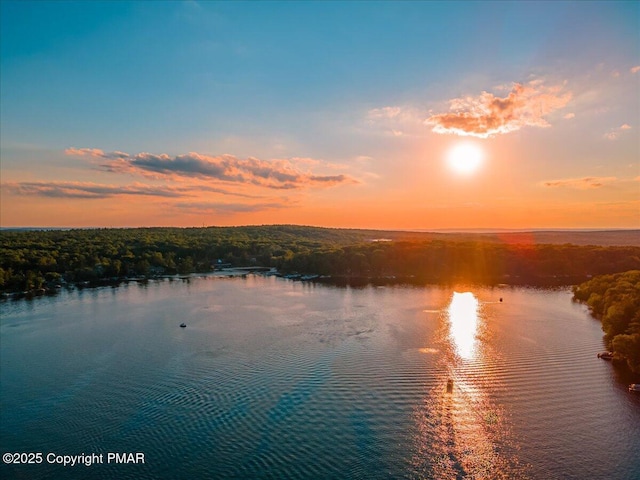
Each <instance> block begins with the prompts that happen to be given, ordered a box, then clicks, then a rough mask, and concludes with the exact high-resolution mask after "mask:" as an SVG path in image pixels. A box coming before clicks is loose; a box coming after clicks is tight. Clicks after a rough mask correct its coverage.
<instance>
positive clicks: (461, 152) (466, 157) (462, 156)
mask: <svg viewBox="0 0 640 480" xmlns="http://www.w3.org/2000/svg"><path fill="white" fill-rule="evenodd" d="M483 160H484V152H483V150H482V148H481V147H480V146H479V145H478V144H476V143H471V142H465V143H459V144H457V145H455V146H453V147H452V148H451V150H449V153H448V154H447V164H448V165H449V167H450V168H451V169H452V170H453V171H454V172H456V173H458V174H461V175H471V174H472V173H474V172H475V171H476V170H478V168H480V166H481V165H482V161H483Z"/></svg>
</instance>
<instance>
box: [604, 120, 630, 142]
mask: <svg viewBox="0 0 640 480" xmlns="http://www.w3.org/2000/svg"><path fill="white" fill-rule="evenodd" d="M625 130H631V125H629V124H626V123H625V124H623V125H620V126H619V127H617V128H612V129H611V130H610V131H608V132H607V133H605V134H604V138H606V139H607V140H617V139H618V138H620V136H621V135H622V134H623V133H624V132H625Z"/></svg>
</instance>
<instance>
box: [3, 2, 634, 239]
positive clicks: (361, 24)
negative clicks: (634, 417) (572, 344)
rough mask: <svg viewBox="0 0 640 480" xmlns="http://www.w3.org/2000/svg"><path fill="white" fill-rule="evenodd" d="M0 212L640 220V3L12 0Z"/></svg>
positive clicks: (465, 224) (196, 222)
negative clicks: (88, 0) (102, 0)
mask: <svg viewBox="0 0 640 480" xmlns="http://www.w3.org/2000/svg"><path fill="white" fill-rule="evenodd" d="M0 5H1V6H0V8H1V12H0V14H1V15H0V19H1V29H0V35H1V42H0V49H1V50H0V52H1V56H0V128H1V130H0V182H1V183H0V226H2V227H5V228H6V227H26V226H31V227H135V226H180V227H188V226H196V227H199V226H203V225H207V226H209V225H219V226H228V225H262V224H300V225H315V226H325V227H347V228H372V229H402V230H436V229H471V228H482V229H490V228H505V229H529V228H532V229H533V228H553V229H559V228H567V229H569V228H580V229H585V228H640V136H639V134H638V133H639V128H640V88H639V87H640V2H636V1H623V2H614V1H607V2H524V1H519V2H506V1H505V2H503V1H500V2H481V1H477V2H420V1H410V2H401V1H399V2H384V1H375V2H366V1H357V2H356V1H354V2H340V1H332V2H312V1H307V2H302V1H299V2H266V1H262V2H213V1H181V2H178V1H175V2H172V1H162V2H161V1H144V2H143V1H140V2H125V1H118V2H115V1H107V2H99V1H92V2H63V1H55V2H54V1H43V0H40V1H35V2H29V1H11V0H2V2H0Z"/></svg>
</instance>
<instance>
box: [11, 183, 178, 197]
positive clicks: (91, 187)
mask: <svg viewBox="0 0 640 480" xmlns="http://www.w3.org/2000/svg"><path fill="white" fill-rule="evenodd" d="M2 187H3V188H6V189H7V190H9V191H11V192H12V193H14V194H17V195H31V196H40V197H50V198H84V199H103V198H110V197H115V196H120V195H134V196H153V197H165V198H180V197H185V196H189V193H188V192H187V190H186V189H179V188H172V187H167V186H151V185H143V184H137V183H136V184H132V185H124V186H117V185H103V184H99V183H91V182H7V183H3V184H2Z"/></svg>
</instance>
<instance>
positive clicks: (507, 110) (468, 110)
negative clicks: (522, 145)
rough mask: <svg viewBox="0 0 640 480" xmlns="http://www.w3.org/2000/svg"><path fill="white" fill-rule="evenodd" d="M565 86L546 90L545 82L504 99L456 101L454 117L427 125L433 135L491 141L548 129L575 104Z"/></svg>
mask: <svg viewBox="0 0 640 480" xmlns="http://www.w3.org/2000/svg"><path fill="white" fill-rule="evenodd" d="M562 90H563V86H554V87H545V86H544V85H543V84H542V82H541V81H532V82H529V83H528V84H526V85H523V84H520V83H516V84H514V86H513V88H512V90H511V92H510V93H509V94H508V95H507V96H506V97H504V98H501V97H496V96H495V95H493V94H492V93H488V92H482V93H481V94H480V95H479V96H478V97H464V98H454V99H453V100H450V101H449V104H450V110H452V111H451V112H450V113H440V114H437V115H432V116H431V117H429V118H428V119H427V120H425V121H424V123H425V125H431V126H433V129H432V131H433V132H435V133H442V134H455V135H463V136H467V135H468V136H474V137H479V138H487V137H490V136H493V135H497V134H505V133H509V132H513V131H516V130H519V129H521V128H522V127H526V126H532V127H548V126H550V124H549V122H547V120H546V119H545V117H546V116H547V115H549V114H550V113H552V112H554V111H555V110H558V109H560V108H563V107H564V106H566V105H567V103H569V101H570V100H571V97H572V94H571V92H564V93H563V92H562Z"/></svg>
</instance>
